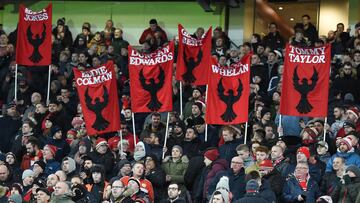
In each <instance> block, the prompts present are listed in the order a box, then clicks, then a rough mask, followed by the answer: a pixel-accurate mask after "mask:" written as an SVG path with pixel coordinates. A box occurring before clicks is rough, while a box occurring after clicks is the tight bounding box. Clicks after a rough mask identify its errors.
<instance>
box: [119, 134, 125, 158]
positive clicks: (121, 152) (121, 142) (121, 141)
mask: <svg viewBox="0 0 360 203" xmlns="http://www.w3.org/2000/svg"><path fill="white" fill-rule="evenodd" d="M119 136H120V148H121V149H120V150H121V151H120V157H121V155H122V154H123V152H124V151H123V137H122V130H121V129H120V130H119Z"/></svg>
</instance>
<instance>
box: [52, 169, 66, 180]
mask: <svg viewBox="0 0 360 203" xmlns="http://www.w3.org/2000/svg"><path fill="white" fill-rule="evenodd" d="M55 175H57V177H59V180H60V181H66V180H67V175H66V173H65V172H64V171H62V170H58V171H56V172H55Z"/></svg>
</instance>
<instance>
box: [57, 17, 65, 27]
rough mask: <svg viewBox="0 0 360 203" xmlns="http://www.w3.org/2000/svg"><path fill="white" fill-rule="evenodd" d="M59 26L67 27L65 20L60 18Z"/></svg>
mask: <svg viewBox="0 0 360 203" xmlns="http://www.w3.org/2000/svg"><path fill="white" fill-rule="evenodd" d="M56 24H57V25H62V26H64V25H65V18H59V19H58V20H57V23H56Z"/></svg>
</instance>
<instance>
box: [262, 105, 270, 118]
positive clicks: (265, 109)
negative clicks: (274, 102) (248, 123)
mask: <svg viewBox="0 0 360 203" xmlns="http://www.w3.org/2000/svg"><path fill="white" fill-rule="evenodd" d="M266 113H271V112H270V109H268V108H266V107H264V108H262V109H261V113H260V114H261V118H262V117H264V116H265V114H266Z"/></svg>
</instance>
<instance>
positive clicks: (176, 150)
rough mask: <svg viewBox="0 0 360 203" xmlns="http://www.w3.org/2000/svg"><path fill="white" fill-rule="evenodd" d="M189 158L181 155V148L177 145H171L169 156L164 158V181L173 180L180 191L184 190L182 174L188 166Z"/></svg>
mask: <svg viewBox="0 0 360 203" xmlns="http://www.w3.org/2000/svg"><path fill="white" fill-rule="evenodd" d="M188 164H189V159H188V158H187V157H186V156H183V149H182V147H181V146H179V145H175V146H173V148H172V150H171V156H167V157H165V158H164V160H163V163H162V165H161V166H162V168H163V170H164V172H165V174H166V182H174V183H177V184H178V185H179V188H180V190H181V191H185V190H186V188H185V185H184V174H185V172H186V170H187V168H188Z"/></svg>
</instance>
